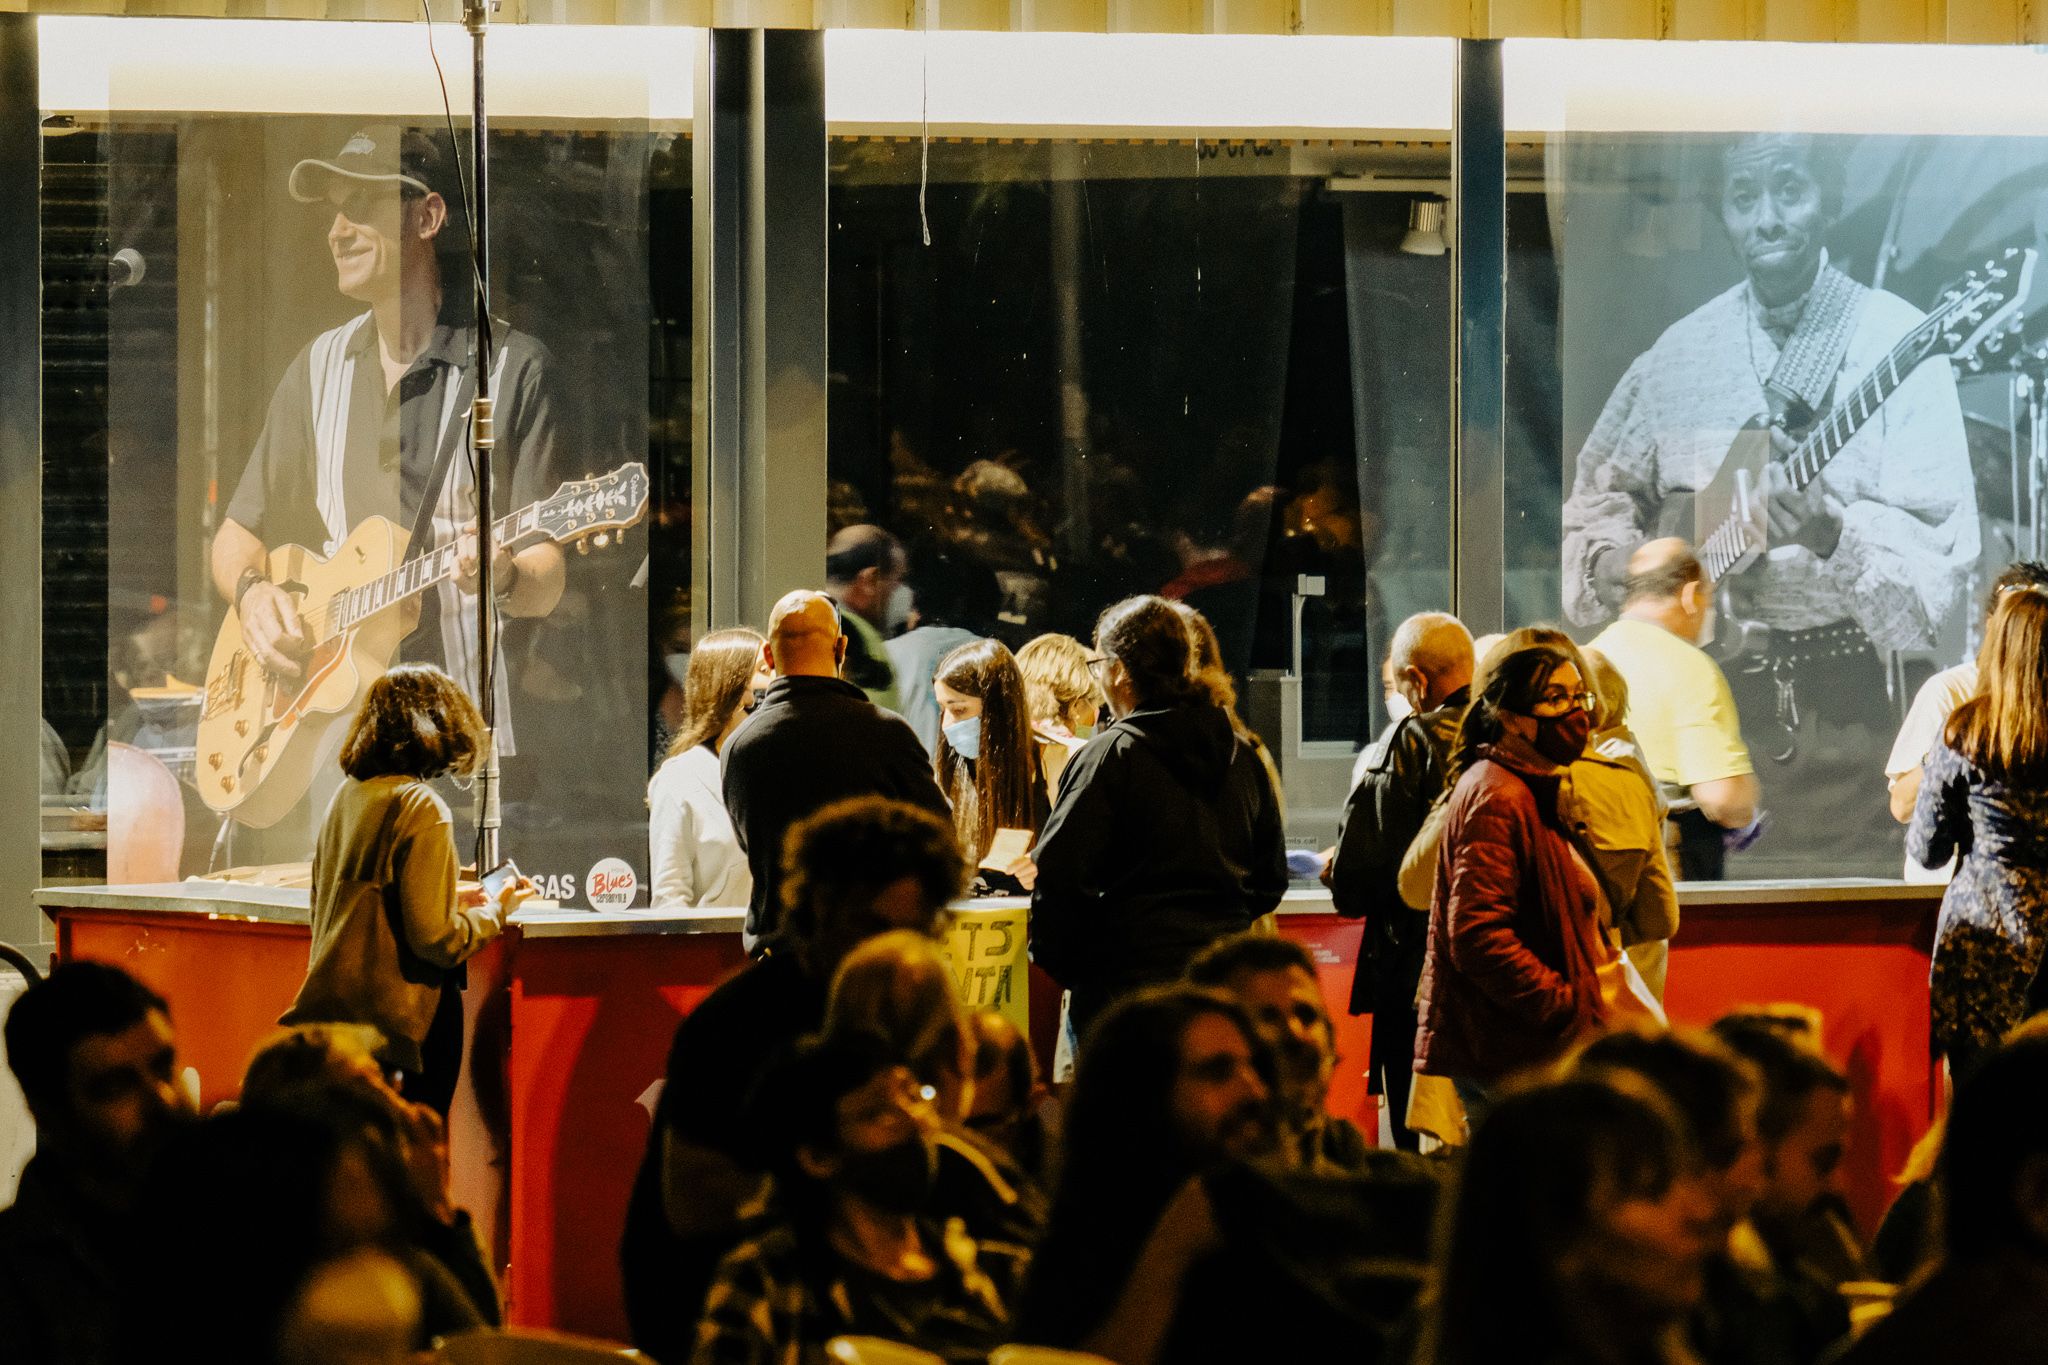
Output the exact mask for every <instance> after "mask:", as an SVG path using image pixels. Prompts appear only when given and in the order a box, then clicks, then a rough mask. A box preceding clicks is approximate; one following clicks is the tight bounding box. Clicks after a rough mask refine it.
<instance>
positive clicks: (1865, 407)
mask: <svg viewBox="0 0 2048 1365" xmlns="http://www.w3.org/2000/svg"><path fill="white" fill-rule="evenodd" d="M1944 325H1946V324H1945V321H1944V319H1943V316H1942V314H1941V313H1938V312H1937V313H1935V314H1934V315H1932V316H1930V317H1927V318H1924V319H1922V320H1921V323H1920V325H1919V326H1917V327H1915V328H1914V329H1913V330H1912V331H1910V332H1908V333H1906V335H1905V336H1904V337H1902V338H1901V339H1900V340H1899V344H1898V345H1896V346H1894V347H1892V349H1891V353H1890V354H1889V355H1887V356H1885V358H1884V359H1883V360H1881V361H1879V362H1878V363H1877V364H1876V365H1874V366H1872V367H1871V369H1870V372H1869V373H1868V374H1866V375H1864V376H1863V378H1862V379H1861V380H1860V381H1859V382H1858V383H1857V385H1856V387H1855V388H1853V389H1851V390H1849V392H1848V393H1847V394H1845V395H1844V396H1843V397H1842V398H1840V399H1839V400H1837V401H1836V403H1835V405H1834V406H1833V407H1831V408H1829V409H1828V415H1827V417H1826V419H1825V420H1823V421H1822V422H1821V424H1820V426H1818V427H1817V428H1815V429H1814V431H1813V432H1812V433H1811V434H1809V435H1808V436H1807V438H1806V439H1805V440H1804V441H1801V442H1800V443H1799V448H1798V449H1797V450H1795V451H1793V452H1792V454H1791V455H1790V457H1788V458H1787V459H1786V461H1785V473H1786V474H1787V475H1788V476H1789V477H1790V478H1791V480H1792V486H1793V487H1794V488H1801V489H1803V488H1805V487H1806V486H1807V485H1808V484H1810V483H1812V482H1813V481H1814V480H1815V479H1817V478H1819V477H1820V475H1821V471H1822V470H1824V469H1826V468H1827V467H1828V461H1830V460H1832V459H1834V458H1835V456H1837V455H1839V454H1840V453H1841V451H1842V447H1843V446H1845V445H1847V444H1849V441H1850V440H1851V438H1853V437H1854V436H1855V435H1856V433H1857V432H1858V431H1860V430H1861V429H1862V427H1863V424H1864V423H1865V422H1867V421H1869V420H1870V417H1871V414H1873V413H1875V412H1876V411H1877V410H1878V409H1879V408H1880V407H1882V406H1884V400H1885V399H1887V398H1889V397H1891V396H1892V394H1893V393H1895V392H1897V391H1898V387H1899V385H1901V384H1903V383H1905V382H1906V376H1907V375H1910V374H1911V373H1913V371H1914V370H1916V369H1918V368H1919V366H1920V362H1921V361H1923V360H1925V359H1927V357H1928V356H1930V355H1932V354H1933V353H1934V343H1935V339H1936V338H1937V337H1939V336H1940V335H1941V329H1942V327H1943V326H1944Z"/></svg>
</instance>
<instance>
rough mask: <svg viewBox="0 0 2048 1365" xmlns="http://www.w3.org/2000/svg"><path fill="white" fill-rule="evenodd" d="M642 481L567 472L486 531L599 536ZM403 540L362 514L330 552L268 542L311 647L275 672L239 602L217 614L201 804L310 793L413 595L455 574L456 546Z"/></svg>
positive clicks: (253, 805) (256, 810)
mask: <svg viewBox="0 0 2048 1365" xmlns="http://www.w3.org/2000/svg"><path fill="white" fill-rule="evenodd" d="M647 488H648V484H647V469H646V466H644V465H641V464H637V463H636V464H625V465H621V466H619V467H618V468H617V469H614V470H613V471H612V472H611V473H609V474H606V475H604V476H603V477H602V478H593V479H583V480H579V481H576V482H572V483H565V484H563V485H562V486H561V488H560V489H558V490H557V491H556V493H555V495H554V496H553V497H551V498H543V499H541V500H540V501H539V502H536V503H532V504H529V505H528V506H525V507H522V508H520V509H519V510H518V511H516V512H513V513H512V514H510V515H509V516H506V517H504V518H502V519H500V520H499V521H497V522H495V523H493V531H492V534H493V536H494V537H495V539H496V543H497V544H500V545H503V546H504V547H506V548H507V549H509V550H514V551H517V550H523V549H525V548H527V547H528V546H531V545H538V544H540V543H542V542H543V541H554V542H556V543H558V544H559V543H566V542H571V541H573V542H575V543H576V545H577V547H578V548H579V549H582V550H588V549H589V548H590V547H591V546H593V545H595V546H597V547H599V548H602V547H603V546H605V545H608V544H610V543H612V542H613V541H614V540H615V539H618V538H622V537H623V535H624V532H625V530H626V528H627V527H629V526H631V525H633V524H634V523H635V522H637V521H639V520H640V518H641V517H643V516H645V515H646V513H647ZM406 540H407V533H406V532H405V530H404V529H403V528H401V527H400V526H398V524H397V523H395V522H392V521H389V520H386V519H385V518H383V517H368V518H365V519H364V521H363V522H362V524H361V525H359V526H357V527H356V528H355V530H353V531H351V532H350V533H349V536H348V539H347V540H345V541H343V542H342V543H341V546H340V548H339V549H337V550H336V551H335V552H334V554H333V556H332V557H330V558H327V559H322V558H321V557H320V556H319V555H317V554H315V553H313V552H312V551H311V550H308V549H306V548H305V547H303V546H300V545H284V546H280V547H279V548H277V549H275V550H272V551H271V552H270V558H269V563H268V568H269V573H270V581H271V582H272V583H275V584H276V585H277V586H278V587H280V588H282V589H284V591H285V592H287V593H289V594H291V598H292V601H293V602H294V603H295V604H296V605H297V606H298V609H299V619H300V621H301V622H303V624H304V627H305V632H306V637H307V639H308V641H309V642H310V644H311V649H310V651H309V652H308V654H307V655H306V660H305V666H304V670H303V671H302V672H301V673H300V674H299V675H298V676H297V677H285V676H281V675H278V674H274V673H271V672H269V671H268V670H267V669H265V668H264V667H263V665H262V664H260V663H258V662H257V661H256V658H255V656H254V655H252V654H251V653H250V652H249V648H248V645H247V644H246V643H245V642H244V640H243V639H242V620H241V616H240V615H239V614H238V613H236V612H234V611H229V612H228V614H227V619H226V620H225V621H223V622H221V627H220V635H219V636H218V637H217V638H216V639H215V640H214V644H213V658H212V660H211V661H210V662H209V663H208V664H207V667H206V699H205V702H204V705H203V707H202V709H201V710H200V713H199V731H198V735H197V738H196V740H195V751H194V764H193V780H194V781H195V782H196V783H197V784H198V787H199V795H200V797H201V798H202V799H203V800H204V801H205V802H206V804H207V805H208V806H210V807H212V808H213V809H214V810H217V811H220V812H221V813H222V814H232V815H233V816H234V818H235V819H236V820H237V821H238V822H240V823H242V824H245V825H253V826H257V827H259V828H260V827H265V826H269V825H273V824H276V823H277V821H278V819H279V818H280V817H281V816H283V815H284V813H285V812H286V811H288V810H290V809H291V808H292V806H293V805H295V804H296V803H297V802H298V800H299V798H300V797H302V796H304V795H305V794H306V789H307V787H308V786H310V785H311V783H312V780H313V772H314V769H315V766H316V765H317V764H318V762H319V761H320V759H321V757H322V755H323V754H324V753H325V751H326V749H327V747H328V745H327V743H326V741H327V740H328V739H329V737H330V736H331V735H333V734H334V724H335V722H336V721H338V720H340V719H342V718H343V717H346V716H353V715H354V714H355V711H356V707H357V706H358V705H359V704H360V703H361V701H362V697H363V693H364V691H365V690H367V689H368V687H369V685H370V684H371V683H372V682H374V681H376V680H377V679H378V678H379V677H381V676H383V673H384V670H385V669H386V668H388V667H389V666H390V664H391V659H392V656H393V655H394V654H396V653H397V651H398V644H399V641H401V640H402V639H404V638H405V635H406V633H407V631H409V630H410V629H411V627H412V624H413V621H414V620H415V619H416V618H415V617H414V616H413V614H412V613H411V612H410V611H408V610H407V608H408V606H409V604H410V603H411V602H412V601H413V599H415V598H417V597H418V596H419V595H420V594H421V593H423V592H425V591H427V590H428V589H429V588H432V587H434V586H436V585H437V584H440V583H442V582H444V581H447V580H450V579H453V578H454V577H455V576H456V558H457V552H456V547H455V546H453V545H443V546H440V547H438V548H436V549H432V550H428V551H425V552H424V553H422V554H419V555H416V556H414V557H413V558H411V559H407V558H406V557H405V549H406Z"/></svg>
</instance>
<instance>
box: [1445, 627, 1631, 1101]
mask: <svg viewBox="0 0 2048 1365" xmlns="http://www.w3.org/2000/svg"><path fill="white" fill-rule="evenodd" d="M1489 664H1490V667H1489V668H1488V670H1487V674H1486V678H1485V681H1484V683H1483V684H1482V685H1481V687H1480V689H1479V691H1478V694H1477V696H1476V697H1475V698H1474V700H1473V702H1472V706H1471V709H1470V710H1469V711H1467V712H1466V713H1465V720H1464V723H1463V725H1462V726H1460V727H1459V731H1458V741H1457V745H1456V747H1455V748H1454V749H1453V750H1452V752H1451V763H1450V778H1451V783H1452V789H1451V797H1450V803H1449V806H1448V808H1447V810H1446V813H1445V817H1444V833H1443V841H1442V845H1441V847H1440V848H1439V849H1438V851H1437V877H1436V892H1435V895H1434V897H1433V899H1432V902H1431V905H1430V912H1429V947H1428V951H1427V955H1426V957H1425V959H1424V962H1423V968H1422V988H1421V992H1420V996H1419V1001H1418V1004H1419V1008H1418V1010H1417V1013H1418V1014H1419V1015H1420V1017H1421V1021H1422V1022H1421V1027H1420V1028H1419V1029H1418V1030H1417V1032H1416V1037H1415V1069H1416V1070H1417V1071H1419V1072H1422V1073H1424V1074H1425V1075H1432V1076H1445V1077H1448V1078H1450V1079H1451V1081H1452V1082H1453V1083H1454V1084H1455V1085H1456V1086H1457V1089H1458V1094H1459V1096H1460V1098H1462V1099H1463V1100H1464V1102H1465V1108H1466V1114H1467V1119H1468V1121H1469V1122H1472V1123H1474V1124H1476V1123H1477V1121H1478V1120H1479V1118H1480V1117H1481V1116H1482V1115H1483V1113H1484V1111H1485V1108H1486V1105H1487V1102H1488V1099H1489V1097H1490V1095H1491V1093H1492V1091H1493V1089H1494V1087H1495V1086H1497V1085H1498V1084H1499V1082H1501V1081H1502V1080H1504V1079H1506V1078H1507V1077H1509V1076H1511V1075H1513V1074H1515V1073H1516V1072H1520V1071H1525V1070H1527V1069H1529V1068H1531V1067H1535V1066H1540V1065H1542V1064H1544V1063H1546V1062H1550V1061H1552V1060H1554V1059H1556V1058H1557V1057H1558V1056H1560V1055H1561V1054H1562V1053H1563V1052H1564V1051H1565V1050H1566V1049H1567V1048H1569V1047H1570V1046H1571V1045H1572V1044H1573V1043H1574V1042H1575V1041H1577V1040H1578V1039H1579V1038H1581V1037H1582V1036H1584V1035H1585V1034H1587V1033H1588V1032H1590V1031H1591V1030H1592V1029H1593V1028H1594V1027H1595V1026H1597V1025H1598V1024H1599V1022H1600V1021H1601V1018H1602V1014H1603V1011H1602V1007H1601V1001H1600V985H1599V979H1598V972H1599V967H1600V964H1601V963H1602V962H1603V961H1605V960H1606V958H1607V955H1608V949H1607V946H1606V944H1605V943H1604V942H1603V941H1602V939H1601V937H1600V933H1601V930H1600V904H1601V901H1600V887H1599V884H1598V882H1597V881H1596V880H1595V879H1594V875H1593V872H1592V870H1591V868H1590V867H1589V866H1588V865H1587V862H1586V860H1585V858H1584V857H1583V855H1581V854H1580V853H1579V851H1578V849H1577V848H1576V846H1575V844H1574V842H1573V840H1572V837H1571V833H1570V831H1569V830H1568V829H1567V828H1566V826H1565V824H1564V822H1563V821H1562V820H1561V819H1560V817H1559V815H1558V787H1559V784H1560V781H1561V779H1562V777H1563V774H1564V770H1565V769H1566V768H1568V767H1570V766H1571V765H1572V764H1573V763H1574V762H1576V761H1577V760H1578V759H1579V757H1580V756H1581V755H1582V754H1583V753H1584V752H1585V750H1586V741H1587V739H1588V737H1589V736H1590V735H1591V733H1592V716H1591V714H1590V712H1589V710H1588V708H1589V706H1590V705H1591V703H1592V698H1591V697H1590V696H1589V695H1588V693H1587V688H1586V680H1585V678H1584V677H1583V676H1582V675H1581V674H1580V672H1579V667H1578V664H1577V663H1576V662H1575V661H1574V658H1573V655H1572V652H1571V651H1570V650H1568V649H1566V648H1565V647H1563V646H1559V645H1554V644H1540V645H1529V646H1527V647H1525V648H1521V649H1517V650H1514V651H1512V652H1510V653H1506V654H1504V655H1500V656H1497V657H1494V658H1492V659H1490V660H1489Z"/></svg>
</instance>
